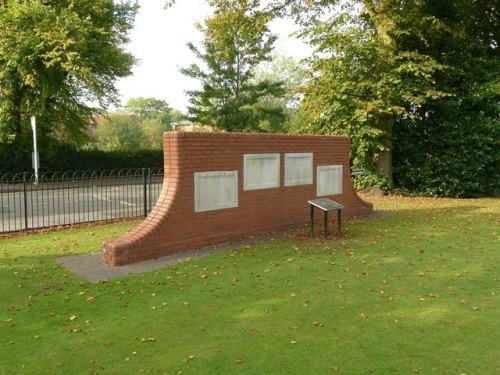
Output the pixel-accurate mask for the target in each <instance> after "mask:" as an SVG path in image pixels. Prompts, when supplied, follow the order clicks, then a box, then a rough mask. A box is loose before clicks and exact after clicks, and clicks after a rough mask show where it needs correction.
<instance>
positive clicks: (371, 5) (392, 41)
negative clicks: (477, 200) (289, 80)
mask: <svg viewBox="0 0 500 375" xmlns="http://www.w3.org/2000/svg"><path fill="white" fill-rule="evenodd" d="M287 7H288V8H287ZM497 8H498V6H497V4H496V2H495V1H492V0H473V1H465V0H459V1H454V0H443V1H439V2H436V1H431V0H422V1H404V2H403V1H399V0H346V1H336V0H317V1H309V0H286V1H279V2H276V3H275V4H273V9H274V10H275V11H278V12H279V11H282V10H283V9H287V10H288V11H290V13H291V14H293V15H294V16H295V17H296V18H297V19H298V20H299V22H301V23H302V25H303V27H304V34H303V35H305V36H306V37H308V38H309V40H310V42H311V43H312V45H313V46H314V47H315V51H316V53H315V55H314V56H313V58H312V59H311V66H312V68H313V74H312V77H311V78H312V79H311V81H310V85H309V86H308V87H307V88H306V90H305V100H304V102H303V107H302V109H303V110H304V111H305V112H306V113H307V114H308V118H309V122H310V125H309V126H307V127H306V128H305V129H304V130H306V131H310V132H315V133H323V134H345V135H348V136H350V137H351V144H352V157H353V162H354V164H355V165H360V166H364V167H366V168H367V169H369V170H371V171H372V172H374V174H372V175H370V176H368V179H367V180H365V183H379V184H380V183H381V182H382V181H381V180H380V176H382V177H384V179H385V180H386V182H387V184H388V185H389V186H391V185H392V171H393V168H392V150H393V149H394V148H395V147H398V145H395V143H394V140H395V139H396V140H398V141H401V140H402V139H405V142H406V143H405V144H407V142H408V141H409V140H411V139H412V137H410V136H408V137H405V136H403V133H404V131H405V129H411V131H410V133H411V134H414V135H416V134H418V138H417V139H415V138H413V139H414V141H415V142H419V141H422V139H425V137H435V136H436V135H437V134H439V132H435V131H434V130H433V131H426V130H425V129H429V128H428V127H429V126H430V125H431V124H432V123H434V124H435V125H434V126H435V127H436V128H439V129H441V131H443V130H450V134H449V135H448V137H447V138H453V136H451V134H453V135H454V136H456V135H458V134H462V135H464V134H469V136H468V139H470V141H471V142H470V146H469V152H471V153H473V152H474V150H475V149H478V147H479V148H481V149H482V150H483V152H482V154H483V153H485V154H487V153H488V152H487V151H488V150H492V149H494V148H495V147H494V146H495V144H492V143H491V141H490V140H491V139H495V136H496V134H498V130H494V129H495V128H496V129H498V102H499V95H498V92H499V85H498V66H499V64H498V30H499V25H498V9H497ZM474 70H475V72H474ZM450 106H451V107H450ZM445 119H446V120H445ZM477 122H479V125H476V126H479V127H481V129H478V132H477V134H474V132H471V131H470V129H466V128H467V127H471V126H474V125H472V124H475V123H477ZM495 124H496V125H495ZM457 126H458V127H459V128H461V130H458V129H457ZM415 127H417V128H418V129H419V131H418V132H415ZM478 134H482V135H484V140H483V142H482V143H478V139H479V138H480V137H478V136H477V135H478ZM422 137H424V138H422ZM496 137H497V139H498V136H496ZM427 141H430V142H427V143H426V144H428V145H430V144H433V145H435V144H436V142H432V141H433V140H431V139H430V138H429V139H427ZM401 145H402V144H401ZM457 146H458V142H457V143H456V144H455V148H454V151H453V154H455V155H458V158H460V157H461V156H460V155H464V148H463V147H457ZM482 146H484V147H482ZM433 147H435V146H433ZM496 147H498V145H497V146H496ZM410 150H412V151H411V152H415V151H418V150H420V152H421V153H425V152H426V151H423V150H427V151H428V150H429V148H422V147H408V148H406V149H405V148H404V147H401V148H400V149H399V150H398V153H397V155H398V158H402V159H399V160H400V161H397V163H398V168H399V172H398V173H399V177H398V182H401V181H403V179H402V178H401V177H402V173H406V172H407V171H408V168H411V169H412V171H413V174H414V175H418V173H419V172H418V171H419V167H420V166H419V165H415V164H412V165H411V166H409V164H408V163H409V162H410V161H412V163H414V162H415V161H416V160H418V159H420V160H421V157H422V154H421V155H420V157H418V158H412V157H411V155H406V156H404V155H402V153H404V152H405V151H406V152H410ZM434 153H435V155H436V158H439V149H436V150H434ZM496 155H498V153H496ZM463 159H464V161H465V160H466V158H465V157H464V158H463ZM493 159H495V160H497V162H496V164H495V162H494V161H492V159H491V158H489V157H487V158H484V159H482V161H481V162H480V168H479V169H480V170H488V171H490V172H491V171H492V169H495V168H494V167H492V166H493V165H496V171H497V172H496V174H494V175H498V157H494V158H493ZM403 160H404V161H403ZM436 160H438V159H436ZM483 160H484V163H483ZM404 163H406V164H405V165H406V167H405V168H406V169H405V168H402V165H403V164H404ZM452 164H453V162H452V161H451V160H448V161H447V162H446V163H441V164H440V166H441V168H442V169H441V173H438V175H437V176H436V175H434V176H432V177H431V176H429V178H428V179H426V180H427V182H429V181H431V179H434V180H435V181H436V179H437V180H438V181H439V183H444V184H446V180H447V179H448V180H450V181H456V180H457V179H458V180H460V177H458V176H459V174H460V173H465V170H464V169H463V168H462V169H460V168H457V169H456V170H454V171H452V170H451V169H450V168H444V165H446V166H449V165H452ZM455 164H458V165H461V164H462V163H455ZM426 169H428V170H432V165H429V164H428V165H427V167H426ZM405 171H406V172H405ZM459 171H461V172H459ZM467 173H468V176H467V179H470V180H474V179H475V180H476V181H477V180H480V178H479V179H478V178H477V177H479V175H476V176H475V175H474V171H473V168H469V169H468V170H467ZM476 173H477V172H476ZM481 175H484V174H483V172H481ZM377 176H378V177H377ZM410 180H411V181H416V180H414V179H413V180H412V179H406V180H405V181H410ZM453 184H455V185H457V184H456V183H455V182H450V183H449V184H447V185H448V187H447V188H443V186H441V187H440V188H439V189H438V190H439V191H440V192H441V193H438V194H445V195H449V194H453V193H451V192H452V191H453V189H451V188H450V186H451V185H453ZM420 186H421V185H420ZM408 187H409V188H410V189H411V188H412V187H411V186H408ZM455 191H457V192H459V191H460V189H458V190H457V189H455ZM460 194H462V195H463V191H462V192H460Z"/></svg>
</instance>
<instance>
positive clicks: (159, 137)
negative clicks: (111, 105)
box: [123, 97, 184, 149]
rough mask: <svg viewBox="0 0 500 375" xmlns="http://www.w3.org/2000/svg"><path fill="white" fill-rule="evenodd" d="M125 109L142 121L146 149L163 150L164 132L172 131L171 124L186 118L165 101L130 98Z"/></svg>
mask: <svg viewBox="0 0 500 375" xmlns="http://www.w3.org/2000/svg"><path fill="white" fill-rule="evenodd" d="M123 109H124V110H125V111H126V112H129V113H133V114H135V115H136V116H137V117H138V118H139V119H140V120H141V122H142V128H143V132H144V147H145V148H149V149H161V148H162V147H163V132H165V131H169V130H172V126H171V123H172V122H174V121H179V120H181V119H182V118H184V115H183V114H182V113H181V112H180V111H179V110H176V109H172V108H170V107H169V105H168V103H167V102H166V101H165V100H161V99H156V98H143V97H138V98H130V99H129V100H128V101H127V103H125V106H124V107H123Z"/></svg>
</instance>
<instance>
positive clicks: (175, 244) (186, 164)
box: [103, 132, 372, 266]
mask: <svg viewBox="0 0 500 375" xmlns="http://www.w3.org/2000/svg"><path fill="white" fill-rule="evenodd" d="M163 149H164V164H165V177H164V183H163V189H162V191H161V193H160V196H159V198H158V201H157V203H156V205H155V207H154V208H153V210H152V211H151V213H150V214H149V216H148V217H147V218H146V219H145V220H144V221H143V222H142V223H141V224H140V225H139V226H137V227H136V228H135V229H133V230H132V231H130V232H129V233H127V234H126V235H124V236H123V237H122V238H120V239H117V240H113V241H107V242H105V243H104V249H103V251H104V260H105V261H106V262H107V263H108V264H110V265H115V266H117V265H123V264H128V263H133V262H137V261H141V260H146V259H153V258H157V257H160V256H163V255H167V254H171V253H175V252H181V251H184V250H190V249H194V248H197V247H201V246H205V245H209V244H212V243H216V242H223V241H228V240H232V239H237V238H242V237H245V236H248V235H251V234H256V233H259V232H265V231H270V230H275V229H284V228H287V227H290V226H295V225H299V224H305V223H308V221H309V210H310V208H309V207H310V206H309V204H308V203H307V201H308V200H310V199H314V198H316V197H317V187H316V181H317V177H318V176H317V174H318V173H319V172H318V168H317V167H318V166H332V165H333V166H339V165H342V166H343V168H342V186H341V187H340V188H341V190H342V193H341V194H333V195H327V196H324V197H326V198H331V199H333V200H335V201H336V202H339V203H341V204H343V205H344V206H345V209H344V210H343V212H342V214H343V216H344V217H349V216H358V215H364V214H367V213H369V212H371V211H372V205H371V204H369V203H367V202H365V201H363V200H361V199H360V198H359V197H358V195H357V194H356V191H355V190H354V189H353V186H352V183H351V178H350V168H349V139H348V138H347V137H337V136H310V135H277V134H240V133H184V132H175V133H165V134H164V136H163ZM287 153H294V154H295V153H308V154H310V153H312V154H313V157H312V160H313V175H312V177H313V179H312V181H313V183H312V184H307V185H297V186H285V154H287ZM255 154H274V155H276V154H278V156H275V158H277V159H279V182H278V184H279V187H273V188H262V189H256V190H248V181H249V179H247V180H245V178H246V177H245V170H244V158H245V156H244V155H255ZM275 162H277V161H276V160H275ZM214 171H222V174H224V173H231V174H232V176H233V177H235V176H234V175H237V180H236V178H234V181H235V185H234V186H236V191H237V197H236V202H237V207H230V208H221V209H213V210H211V209H209V210H205V209H206V208H204V206H203V202H202V203H201V204H200V203H199V201H200V199H202V200H205V201H206V200H207V197H206V194H205V195H204V196H202V197H201V198H200V195H199V185H198V193H197V194H198V195H197V196H198V198H197V202H198V203H195V184H196V183H195V180H196V178H195V174H196V175H197V176H199V172H214ZM226 171H232V172H226ZM234 171H237V172H236V173H234ZM202 175H203V176H205V174H202ZM209 177H210V176H209ZM271 177H272V176H271ZM229 178H231V177H229ZM276 178H278V177H276ZM236 181H237V185H236ZM245 183H247V190H245V188H244V187H245V185H244V184H245ZM215 193H217V192H215ZM233 193H235V192H232V193H231V192H230V193H228V194H230V195H231V194H233ZM207 194H209V195H210V194H211V192H208V193H207ZM224 194H225V193H224ZM233 195H234V194H233ZM232 198H234V197H232ZM195 206H196V207H195ZM196 211H198V212H196ZM332 216H333V215H332ZM317 217H318V218H321V217H322V216H321V215H319V214H317Z"/></svg>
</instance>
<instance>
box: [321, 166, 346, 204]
mask: <svg viewBox="0 0 500 375" xmlns="http://www.w3.org/2000/svg"><path fill="white" fill-rule="evenodd" d="M342 174H343V167H342V165H323V166H319V167H318V176H317V185H316V195H317V196H318V197H321V196H323V195H333V194H342Z"/></svg>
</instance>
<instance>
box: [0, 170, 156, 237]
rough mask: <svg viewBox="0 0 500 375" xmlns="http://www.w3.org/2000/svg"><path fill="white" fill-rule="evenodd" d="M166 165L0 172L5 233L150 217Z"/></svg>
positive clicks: (2, 217) (2, 224)
mask: <svg viewBox="0 0 500 375" xmlns="http://www.w3.org/2000/svg"><path fill="white" fill-rule="evenodd" d="M162 184H163V169H152V168H139V169H116V170H103V171H98V170H87V171H66V172H46V173H39V174H38V176H37V175H35V174H29V173H27V172H21V173H15V174H14V173H9V174H4V175H3V176H1V177H0V203H1V206H0V209H1V212H0V219H1V223H0V233H2V232H4V233H5V232H15V231H22V230H27V229H39V228H47V227H53V226H60V225H68V224H78V223H86V222H94V221H104V220H110V219H118V218H129V217H138V216H147V214H148V213H149V211H150V210H151V208H152V207H153V206H154V204H155V203H156V200H157V199H158V196H159V194H160V191H161V188H162Z"/></svg>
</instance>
